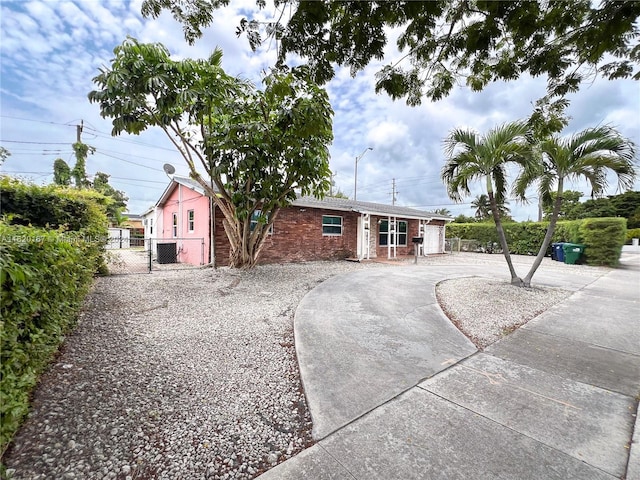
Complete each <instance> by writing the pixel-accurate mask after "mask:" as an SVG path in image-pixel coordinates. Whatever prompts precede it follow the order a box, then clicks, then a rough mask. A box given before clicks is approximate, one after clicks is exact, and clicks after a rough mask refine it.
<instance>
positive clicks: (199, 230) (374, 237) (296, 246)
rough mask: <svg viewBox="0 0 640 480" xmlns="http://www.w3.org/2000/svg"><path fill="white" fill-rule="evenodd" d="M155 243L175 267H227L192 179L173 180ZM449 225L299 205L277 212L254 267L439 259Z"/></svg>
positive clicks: (383, 212)
mask: <svg viewBox="0 0 640 480" xmlns="http://www.w3.org/2000/svg"><path fill="white" fill-rule="evenodd" d="M152 217H153V218H154V219H155V222H154V223H155V231H154V237H155V238H156V239H157V240H156V241H157V242H159V243H175V245H176V252H177V258H176V261H178V262H184V263H192V264H196V265H197V264H205V263H211V262H215V264H216V265H228V262H229V260H228V259H229V241H228V239H227V236H226V233H225V231H224V226H223V223H222V219H223V215H222V213H221V212H220V210H219V209H218V208H217V207H215V208H214V205H213V202H212V201H211V199H210V198H209V197H207V196H206V195H205V193H204V189H203V188H202V187H201V186H200V185H199V184H198V183H197V182H196V181H195V180H192V179H191V178H187V177H181V176H177V175H175V176H173V177H172V180H171V183H170V184H169V186H168V187H167V189H166V190H165V192H164V193H163V194H162V196H161V197H160V200H158V203H157V204H156V206H155V208H154V209H153V210H150V211H148V212H145V218H147V219H148V220H150V219H151V218H152ZM452 220H453V219H452V218H451V217H448V216H446V215H439V214H434V213H431V212H426V211H422V210H416V209H413V208H407V207H399V206H395V205H385V204H378V203H370V202H361V201H355V200H349V199H345V198H336V197H327V198H324V199H316V198H313V197H299V198H297V199H296V200H295V201H294V202H293V203H292V204H291V205H289V206H288V207H285V208H283V209H281V210H280V213H279V214H278V216H277V218H276V220H275V222H274V224H273V228H272V229H271V231H270V233H269V235H268V237H267V239H266V240H265V245H264V247H263V249H262V252H261V255H260V259H259V263H279V262H296V261H311V260H328V259H335V258H353V259H359V260H363V259H371V258H377V257H382V258H396V257H398V256H401V255H413V254H414V252H415V251H414V248H416V247H415V245H414V243H413V241H412V240H413V237H422V243H421V244H418V245H417V248H418V249H419V250H418V254H419V255H428V254H436V253H444V248H445V225H446V224H447V223H448V222H451V221H452Z"/></svg>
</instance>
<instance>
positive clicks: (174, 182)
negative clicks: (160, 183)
mask: <svg viewBox="0 0 640 480" xmlns="http://www.w3.org/2000/svg"><path fill="white" fill-rule="evenodd" d="M178 185H182V186H184V187H187V188H189V189H191V190H193V191H195V192H198V193H199V194H200V195H202V196H203V197H204V196H205V191H204V188H202V185H200V184H199V183H198V182H196V181H195V180H194V179H192V178H189V177H181V176H180V175H172V176H171V182H169V185H167V188H166V189H165V190H164V192H163V193H162V196H161V197H160V200H158V202H157V203H156V206H158V207H161V206H163V205H164V204H165V203H166V202H167V200H168V199H169V197H170V196H171V194H172V193H173V191H174V190H175V189H176V187H177V186H178Z"/></svg>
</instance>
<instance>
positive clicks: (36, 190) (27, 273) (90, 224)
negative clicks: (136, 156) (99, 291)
mask: <svg viewBox="0 0 640 480" xmlns="http://www.w3.org/2000/svg"><path fill="white" fill-rule="evenodd" d="M0 189H1V191H0V200H1V204H2V209H3V214H5V215H6V216H5V217H4V218H2V219H1V220H0V454H2V453H3V452H4V450H5V449H6V447H7V445H8V444H9V442H10V441H11V438H12V437H13V435H14V433H15V431H16V430H17V428H18V427H19V426H20V423H21V421H22V419H23V418H24V416H25V415H26V413H27V411H28V408H29V402H28V401H29V395H30V392H31V390H32V389H33V387H34V386H35V384H36V382H37V379H38V376H39V375H40V374H41V373H42V372H43V371H44V369H45V368H46V366H47V364H48V363H49V361H50V360H51V358H52V356H53V354H54V353H55V352H56V351H57V349H58V347H59V345H60V343H61V342H62V341H63V339H64V335H65V334H66V333H67V332H68V331H69V330H70V329H71V328H72V327H73V324H74V322H75V319H76V317H77V313H78V310H79V309H80V307H81V305H82V302H83V300H84V297H85V295H86V293H87V292H88V290H89V288H90V286H91V283H92V278H93V274H94V273H95V272H96V270H97V269H98V268H100V267H101V266H102V265H103V264H104V263H103V255H104V245H105V244H106V241H107V219H106V214H105V211H104V205H105V204H104V202H103V201H102V199H101V198H100V197H101V196H100V195H96V194H92V193H90V192H83V191H71V190H67V189H57V188H53V187H37V186H33V185H23V184H21V183H19V182H16V181H15V180H9V179H7V178H1V179H0ZM20 209H23V210H20ZM25 223H28V224H32V223H33V224H35V225H38V226H30V225H24V224H25ZM54 225H55V228H51V227H52V226H54ZM71 227H73V228H76V229H77V230H76V231H70V230H69V229H70V228H71ZM0 456H1V455H0Z"/></svg>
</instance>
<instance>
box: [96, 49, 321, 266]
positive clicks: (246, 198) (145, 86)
mask: <svg viewBox="0 0 640 480" xmlns="http://www.w3.org/2000/svg"><path fill="white" fill-rule="evenodd" d="M114 53H115V58H114V59H113V60H112V64H111V68H104V69H102V70H101V73H100V74H99V75H98V76H96V77H95V78H94V83H95V84H96V85H97V86H98V90H94V91H92V92H91V93H89V99H90V101H92V102H96V103H98V104H99V105H100V109H101V114H102V116H104V117H110V118H112V119H113V121H112V123H113V130H112V134H113V135H119V134H120V133H122V132H123V131H124V132H128V133H133V134H137V133H140V132H142V131H143V130H145V129H147V128H150V127H158V128H160V129H162V130H163V131H164V132H165V134H166V135H167V137H168V138H169V139H170V140H171V141H172V142H173V144H174V145H175V147H176V149H177V150H178V151H179V152H180V154H181V155H182V157H183V158H184V160H185V162H186V163H187V165H188V167H189V170H190V175H191V177H192V178H194V179H195V180H196V181H198V183H199V184H200V185H202V187H203V188H204V189H205V191H206V192H207V194H208V195H209V196H210V197H211V198H212V200H213V202H215V204H216V205H217V206H218V207H219V208H220V210H221V211H222V214H223V215H224V220H223V221H224V227H225V232H226V234H227V237H228V239H229V242H230V244H231V254H230V264H231V265H232V266H235V267H252V266H253V265H254V264H255V263H256V261H257V259H258V256H259V253H260V250H261V248H262V246H263V245H264V240H265V238H266V237H267V234H268V232H269V229H270V227H271V226H272V224H273V222H274V220H275V218H276V216H277V214H278V212H279V211H280V209H281V208H282V207H284V206H286V205H288V204H290V203H291V201H293V200H294V199H295V197H296V190H299V191H300V192H301V193H302V194H303V195H315V196H319V197H320V196H322V195H324V194H325V193H326V192H327V191H328V190H329V185H330V170H329V150H328V145H329V144H330V142H331V141H332V140H333V133H332V115H333V111H332V110H331V105H330V103H329V98H328V95H327V93H326V92H325V91H324V90H323V89H321V88H319V87H318V86H317V85H316V84H314V83H312V82H309V81H308V80H307V78H308V72H307V71H306V70H305V68H304V67H301V68H295V69H287V68H282V69H279V70H276V71H273V72H272V73H271V74H270V75H268V76H266V78H265V79H264V89H263V90H257V89H256V88H255V87H254V86H253V85H251V84H250V83H248V82H246V81H242V80H240V79H237V78H234V77H232V76H229V75H227V74H226V73H225V72H224V70H223V69H222V67H221V58H222V52H221V51H220V50H216V51H214V53H213V54H212V55H211V56H210V57H209V58H208V59H207V60H193V59H185V60H180V61H174V60H172V59H171V58H170V55H169V52H168V50H167V49H166V48H165V47H164V46H162V45H160V44H142V43H139V42H138V41H137V40H135V39H133V38H128V39H127V40H126V41H125V42H124V43H123V44H122V45H120V46H118V47H116V48H115V50H114ZM201 171H203V172H205V173H201ZM252 220H253V221H252Z"/></svg>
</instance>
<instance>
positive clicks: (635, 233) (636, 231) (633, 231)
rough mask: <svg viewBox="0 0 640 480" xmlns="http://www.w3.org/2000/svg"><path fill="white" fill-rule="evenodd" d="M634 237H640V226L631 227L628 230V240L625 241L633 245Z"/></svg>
mask: <svg viewBox="0 0 640 480" xmlns="http://www.w3.org/2000/svg"><path fill="white" fill-rule="evenodd" d="M633 238H640V228H630V229H628V230H627V241H626V242H625V243H627V244H629V245H631V240H632V239H633Z"/></svg>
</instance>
